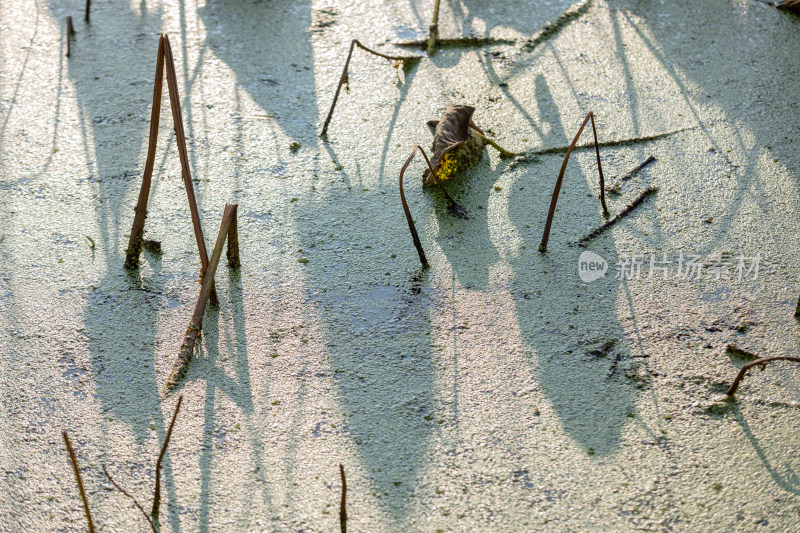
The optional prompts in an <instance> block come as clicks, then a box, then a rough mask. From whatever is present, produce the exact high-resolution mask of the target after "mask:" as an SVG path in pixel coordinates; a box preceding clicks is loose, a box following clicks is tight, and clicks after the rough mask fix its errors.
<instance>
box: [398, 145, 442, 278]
mask: <svg viewBox="0 0 800 533" xmlns="http://www.w3.org/2000/svg"><path fill="white" fill-rule="evenodd" d="M417 150H419V151H420V152H421V153H422V157H424V158H425V162H426V163H427V164H428V168H429V169H430V171H431V174H434V172H433V167H431V161H430V159H428V155H427V154H426V153H425V150H424V149H423V148H422V147H421V146H420V145H417V146H415V147H414V149H413V150H411V155H409V156H408V159H406V162H405V163H403V167H402V168H401V169H400V180H399V181H400V201H401V202H402V203H403V211H404V212H405V214H406V220H407V221H408V229H409V231H411V238H412V239H413V240H414V247H415V248H416V249H417V254H419V261H420V263H422V268H428V259H427V258H426V257H425V251H424V250H423V249H422V243H421V242H420V241H419V235H417V228H416V226H414V220H413V219H412V218H411V211H410V210H409V209H408V203H407V202H406V195H405V192H404V191H403V176H404V175H405V173H406V169H407V168H408V165H410V164H411V161H413V160H414V156H415V155H416V153H417Z"/></svg>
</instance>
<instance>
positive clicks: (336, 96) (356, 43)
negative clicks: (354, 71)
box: [320, 39, 419, 137]
mask: <svg viewBox="0 0 800 533" xmlns="http://www.w3.org/2000/svg"><path fill="white" fill-rule="evenodd" d="M356 46H358V47H359V48H361V49H362V50H364V51H365V52H369V53H370V54H372V55H376V56H378V57H382V58H383V59H386V60H388V61H400V62H403V63H404V64H407V63H408V62H411V61H418V60H419V57H413V56H390V55H386V54H382V53H380V52H376V51H375V50H372V49H371V48H367V47H366V46H364V45H363V44H361V43H360V42H359V41H358V39H353V40H352V41H351V42H350V50H349V51H348V52H347V60H346V61H345V62H344V69H342V75H341V77H339V85H337V86H336V92H335V93H334V95H333V102H331V108H330V110H329V111H328V116H327V117H326V118H325V123H324V124H323V125H322V133H320V137H324V136H326V135H327V134H328V124H330V122H331V118H332V117H333V110H334V108H335V107H336V102H337V101H338V100H339V93H340V92H341V90H342V85H345V84H346V83H347V81H348V75H347V69H348V67H349V66H350V58H351V57H352V56H353V49H354V48H355V47H356Z"/></svg>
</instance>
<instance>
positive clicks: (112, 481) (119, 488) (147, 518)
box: [103, 465, 158, 533]
mask: <svg viewBox="0 0 800 533" xmlns="http://www.w3.org/2000/svg"><path fill="white" fill-rule="evenodd" d="M103 473H104V474H105V475H106V477H107V478H108V480H109V481H110V482H111V484H112V485H114V487H115V488H116V489H117V490H118V491H120V492H121V493H122V494H124V495H125V496H127V497H128V498H130V499H131V501H133V503H134V505H136V507H137V508H138V509H139V510H140V511H141V512H142V514H143V515H144V517H145V519H146V520H147V523H148V524H150V528H151V529H152V530H153V532H154V533H158V530H156V526H155V524H153V521H152V520H151V519H150V516H148V514H147V513H146V512H145V510H144V508H143V507H142V506H141V505H140V504H139V502H138V501H137V500H136V498H134V497H133V496H132V495H131V494H130V493H129V492H128V491H126V490H125V489H123V488H122V487H120V486H119V485H118V484H117V482H116V481H114V478H112V477H111V474H109V473H108V470H107V469H106V465H103Z"/></svg>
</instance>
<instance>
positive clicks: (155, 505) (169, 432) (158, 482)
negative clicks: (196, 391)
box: [137, 395, 183, 529]
mask: <svg viewBox="0 0 800 533" xmlns="http://www.w3.org/2000/svg"><path fill="white" fill-rule="evenodd" d="M181 403H183V395H181V396H179V397H178V403H177V405H176V406H175V412H174V413H173V414H172V421H171V422H170V423H169V429H167V436H166V437H165V438H164V445H163V446H161V453H160V454H158V461H156V488H155V493H154V494H153V512H152V513H151V514H152V515H153V516H154V517H156V516H158V508H159V506H160V505H161V461H163V460H164V454H165V453H167V445H168V444H169V439H170V437H172V428H173V427H174V426H175V420H176V419H177V418H178V411H180V410H181ZM137 505H138V504H137ZM142 512H144V511H142ZM150 524H151V525H152V522H151V523H150ZM153 529H155V528H153Z"/></svg>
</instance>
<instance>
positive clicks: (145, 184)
mask: <svg viewBox="0 0 800 533" xmlns="http://www.w3.org/2000/svg"><path fill="white" fill-rule="evenodd" d="M165 64H166V71H167V73H166V74H167V76H166V77H167V89H168V93H169V102H170V107H171V108H172V122H173V126H174V129H175V140H176V141H177V144H178V154H179V156H180V162H181V175H182V176H183V184H184V186H185V188H186V195H187V197H188V200H189V211H190V213H191V215H192V226H193V227H194V236H195V240H196V241H197V251H198V252H199V254H200V278H201V279H203V278H204V273H205V271H206V270H207V269H208V251H207V250H206V243H205V239H204V238H203V227H202V225H201V223H200V213H199V211H198V209H197V198H196V197H195V194H194V184H193V182H192V173H191V169H190V167H189V154H188V151H187V150H186V134H185V133H184V130H183V114H182V112H181V103H180V96H179V94H178V79H177V75H176V74H175V60H174V59H173V56H172V47H171V46H170V44H169V37H167V35H166V34H162V35H161V38H160V39H159V41H158V56H157V59H156V75H155V84H154V86H153V107H152V109H151V111H150V139H149V142H148V147H147V159H146V161H145V167H144V175H143V176H142V187H141V189H140V190H139V201H138V202H137V204H136V209H135V215H134V219H133V227H132V228H131V236H130V240H129V241H128V251H127V254H126V257H125V268H129V269H134V268H136V267H137V266H138V265H139V255H140V254H141V251H142V245H143V239H142V235H143V234H144V222H145V218H146V217H147V201H148V199H149V197H150V184H151V182H152V178H153V168H154V166H155V158H156V143H157V141H158V123H159V119H160V116H161V93H162V83H163V78H164V66H165ZM211 303H212V304H214V305H216V304H217V303H218V298H217V290H216V288H215V287H213V286H212V287H211Z"/></svg>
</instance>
